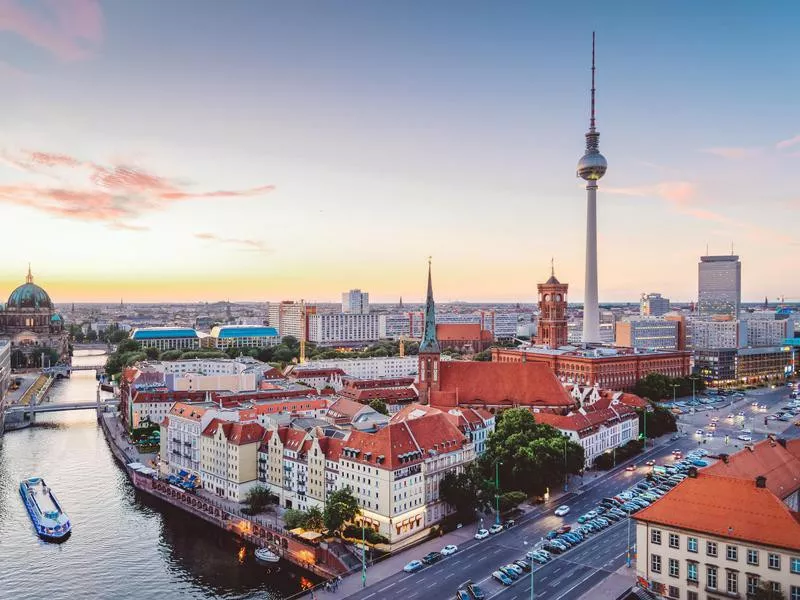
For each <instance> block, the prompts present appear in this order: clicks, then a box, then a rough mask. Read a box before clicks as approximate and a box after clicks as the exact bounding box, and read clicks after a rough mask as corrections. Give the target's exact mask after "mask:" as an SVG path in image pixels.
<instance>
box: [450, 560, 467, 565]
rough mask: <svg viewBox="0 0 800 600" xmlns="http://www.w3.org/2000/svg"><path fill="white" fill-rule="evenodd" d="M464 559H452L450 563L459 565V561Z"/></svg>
mask: <svg viewBox="0 0 800 600" xmlns="http://www.w3.org/2000/svg"><path fill="white" fill-rule="evenodd" d="M463 560H464V559H463V558H459V559H458V560H454V561H451V562H450V564H451V565H457V564H458V563H460V562H462V561H463Z"/></svg>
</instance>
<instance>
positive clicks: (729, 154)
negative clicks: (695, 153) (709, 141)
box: [703, 146, 762, 160]
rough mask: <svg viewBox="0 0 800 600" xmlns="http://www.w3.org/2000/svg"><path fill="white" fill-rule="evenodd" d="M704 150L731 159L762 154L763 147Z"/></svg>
mask: <svg viewBox="0 0 800 600" xmlns="http://www.w3.org/2000/svg"><path fill="white" fill-rule="evenodd" d="M703 152H706V153H708V154H713V155H715V156H720V157H722V158H727V159H730V160H742V159H743V158H750V157H753V156H758V155H759V154H761V152H762V149H761V148H742V147H735V146H734V147H722V148H704V149H703Z"/></svg>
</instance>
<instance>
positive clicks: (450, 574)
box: [444, 573, 455, 579]
mask: <svg viewBox="0 0 800 600" xmlns="http://www.w3.org/2000/svg"><path fill="white" fill-rule="evenodd" d="M453 575H455V573H448V574H447V575H445V576H444V578H445V579H447V578H448V577H452V576H453Z"/></svg>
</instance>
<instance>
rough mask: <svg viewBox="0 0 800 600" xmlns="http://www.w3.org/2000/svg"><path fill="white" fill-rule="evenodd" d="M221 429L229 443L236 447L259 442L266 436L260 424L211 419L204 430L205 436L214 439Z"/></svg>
mask: <svg viewBox="0 0 800 600" xmlns="http://www.w3.org/2000/svg"><path fill="white" fill-rule="evenodd" d="M220 427H222V434H223V435H224V436H225V438H226V439H227V440H228V443H229V444H234V445H236V446H241V445H243V444H252V443H254V442H259V441H261V438H262V437H263V435H264V428H263V427H261V425H259V424H258V423H233V422H231V421H223V420H221V419H211V421H210V422H209V423H208V425H206V428H205V429H204V430H203V435H204V436H206V437H214V435H216V433H217V431H218V430H219V428H220Z"/></svg>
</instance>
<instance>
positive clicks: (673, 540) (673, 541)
mask: <svg viewBox="0 0 800 600" xmlns="http://www.w3.org/2000/svg"><path fill="white" fill-rule="evenodd" d="M669 547H670V548H680V547H681V538H680V536H678V534H677V533H670V534H669Z"/></svg>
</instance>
